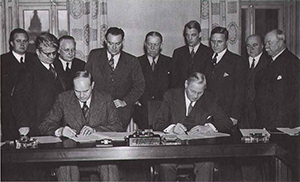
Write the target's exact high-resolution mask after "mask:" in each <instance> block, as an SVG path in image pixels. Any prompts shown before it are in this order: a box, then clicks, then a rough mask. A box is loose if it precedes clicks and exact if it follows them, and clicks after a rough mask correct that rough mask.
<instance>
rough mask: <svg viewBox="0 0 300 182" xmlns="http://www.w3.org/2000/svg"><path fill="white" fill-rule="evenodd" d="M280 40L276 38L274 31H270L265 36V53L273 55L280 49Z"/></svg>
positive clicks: (281, 42)
mask: <svg viewBox="0 0 300 182" xmlns="http://www.w3.org/2000/svg"><path fill="white" fill-rule="evenodd" d="M282 44H283V41H282V40H278V39H277V37H276V35H275V33H273V32H270V33H268V34H267V35H266V36H265V48H266V51H267V53H268V54H269V55H270V56H272V57H274V56H276V55H277V54H278V53H279V52H280V51H281V49H280V48H281V46H282Z"/></svg>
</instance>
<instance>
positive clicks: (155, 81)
mask: <svg viewBox="0 0 300 182" xmlns="http://www.w3.org/2000/svg"><path fill="white" fill-rule="evenodd" d="M138 59H139V61H140V64H141V67H142V71H143V74H144V78H145V82H146V87H145V91H144V93H143V95H142V96H141V98H140V99H139V102H140V103H141V108H140V109H137V112H138V113H136V115H139V117H138V119H136V120H135V122H136V123H137V124H138V125H139V128H141V129H145V128H147V127H148V107H147V102H148V101H151V100H160V101H161V100H162V99H163V95H164V93H165V92H166V91H167V90H168V89H169V88H170V86H171V63H172V62H171V58H170V57H167V56H165V55H162V54H160V55H159V58H158V61H157V63H156V65H155V69H154V71H152V67H151V65H150V63H149V60H148V58H147V55H146V54H145V55H143V56H141V57H139V58H138Z"/></svg>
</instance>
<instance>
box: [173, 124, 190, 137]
mask: <svg viewBox="0 0 300 182" xmlns="http://www.w3.org/2000/svg"><path fill="white" fill-rule="evenodd" d="M173 133H175V134H179V135H184V134H185V135H187V134H188V132H187V128H186V127H185V126H184V125H183V124H181V123H177V124H176V125H175V126H174V127H173Z"/></svg>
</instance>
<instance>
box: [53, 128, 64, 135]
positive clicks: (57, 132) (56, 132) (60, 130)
mask: <svg viewBox="0 0 300 182" xmlns="http://www.w3.org/2000/svg"><path fill="white" fill-rule="evenodd" d="M63 129H64V128H63V127H60V128H58V129H57V130H55V132H54V135H55V136H57V137H61V136H62V130H63Z"/></svg>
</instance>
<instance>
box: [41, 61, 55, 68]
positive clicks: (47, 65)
mask: <svg viewBox="0 0 300 182" xmlns="http://www.w3.org/2000/svg"><path fill="white" fill-rule="evenodd" d="M40 62H41V63H42V65H43V66H45V68H46V69H47V70H49V68H50V64H46V63H44V62H42V61H40ZM52 66H53V68H55V66H54V65H53V63H52Z"/></svg>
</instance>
